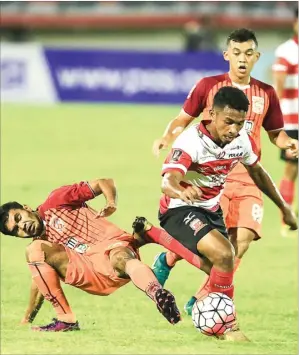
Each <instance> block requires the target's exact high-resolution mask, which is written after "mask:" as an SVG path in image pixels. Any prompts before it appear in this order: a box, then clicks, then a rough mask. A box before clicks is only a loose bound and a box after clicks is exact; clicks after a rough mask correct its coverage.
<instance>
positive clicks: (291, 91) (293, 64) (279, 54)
mask: <svg viewBox="0 0 299 355" xmlns="http://www.w3.org/2000/svg"><path fill="white" fill-rule="evenodd" d="M275 56H276V62H275V63H274V64H273V67H272V69H273V71H276V72H283V73H286V74H287V76H286V80H285V86H284V90H283V94H282V98H281V100H280V105H281V110H282V113H283V118H284V123H285V125H284V128H285V129H286V130H295V129H298V38H297V37H294V38H293V39H289V40H288V41H286V42H284V43H283V44H281V45H280V46H279V47H277V49H276V52H275Z"/></svg>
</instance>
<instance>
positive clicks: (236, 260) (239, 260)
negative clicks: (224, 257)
mask: <svg viewBox="0 0 299 355" xmlns="http://www.w3.org/2000/svg"><path fill="white" fill-rule="evenodd" d="M241 260H242V259H239V258H237V257H235V266H234V273H235V272H236V271H237V270H238V268H239V265H240V263H241Z"/></svg>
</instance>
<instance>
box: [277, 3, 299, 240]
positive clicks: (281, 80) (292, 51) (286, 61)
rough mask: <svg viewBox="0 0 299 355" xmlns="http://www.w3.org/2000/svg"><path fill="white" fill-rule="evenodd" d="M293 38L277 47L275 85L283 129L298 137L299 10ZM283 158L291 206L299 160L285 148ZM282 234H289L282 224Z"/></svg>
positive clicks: (283, 185) (283, 182) (285, 194)
mask: <svg viewBox="0 0 299 355" xmlns="http://www.w3.org/2000/svg"><path fill="white" fill-rule="evenodd" d="M293 29H294V37H293V38H292V39H289V40H288V41H286V42H284V43H283V44H281V45H280V46H279V47H278V48H277V50H276V53H275V54H276V61H275V64H274V65H273V74H274V75H273V76H274V86H275V89H276V93H277V96H278V98H279V99H280V105H281V110H282V113H283V119H284V128H285V130H286V132H287V133H288V135H289V136H290V137H292V138H294V139H296V140H298V50H299V48H298V9H297V10H296V13H295V21H294V26H293ZM280 157H281V159H282V160H283V161H284V162H285V166H284V174H283V177H282V180H281V181H280V187H279V190H280V192H281V194H282V196H283V197H284V199H285V200H286V201H287V202H288V203H289V204H290V205H291V204H292V203H293V200H294V194H295V182H296V179H297V176H298V165H297V164H298V159H297V158H296V157H293V156H292V155H291V154H290V152H289V151H288V150H286V151H285V150H282V151H281V154H280ZM281 235H282V236H283V237H285V236H286V235H287V230H286V226H285V225H284V224H283V225H282V228H281Z"/></svg>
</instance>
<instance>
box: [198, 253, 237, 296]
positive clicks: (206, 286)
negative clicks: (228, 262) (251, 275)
mask: <svg viewBox="0 0 299 355" xmlns="http://www.w3.org/2000/svg"><path fill="white" fill-rule="evenodd" d="M240 263H241V259H239V258H237V257H235V265H234V273H235V272H236V271H237V270H238V268H239V265H240ZM209 292H210V276H209V275H207V276H206V277H205V279H204V282H203V283H202V284H201V286H200V288H199V289H198V290H197V292H196V294H195V297H196V298H197V299H202V298H205V297H206V296H207V295H208V294H209Z"/></svg>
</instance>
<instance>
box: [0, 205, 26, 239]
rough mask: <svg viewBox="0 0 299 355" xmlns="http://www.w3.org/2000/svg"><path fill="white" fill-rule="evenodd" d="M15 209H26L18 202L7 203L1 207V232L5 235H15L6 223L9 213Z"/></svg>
mask: <svg viewBox="0 0 299 355" xmlns="http://www.w3.org/2000/svg"><path fill="white" fill-rule="evenodd" d="M15 209H24V207H23V205H21V204H20V203H18V202H16V201H13V202H7V203H5V204H4V205H2V206H0V232H1V233H3V234H5V235H14V234H13V233H12V232H11V231H9V230H8V229H7V227H6V223H7V220H8V214H9V211H10V210H15Z"/></svg>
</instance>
